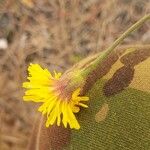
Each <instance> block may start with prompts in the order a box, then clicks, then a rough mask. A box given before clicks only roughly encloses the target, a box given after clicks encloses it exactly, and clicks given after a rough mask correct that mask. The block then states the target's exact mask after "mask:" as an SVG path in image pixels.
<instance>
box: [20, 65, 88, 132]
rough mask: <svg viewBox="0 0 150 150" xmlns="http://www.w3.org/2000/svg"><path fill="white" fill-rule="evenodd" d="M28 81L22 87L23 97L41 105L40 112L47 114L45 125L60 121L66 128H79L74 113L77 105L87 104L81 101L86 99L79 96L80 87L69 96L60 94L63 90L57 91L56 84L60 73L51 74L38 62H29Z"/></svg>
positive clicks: (86, 98) (83, 105) (77, 110)
mask: <svg viewBox="0 0 150 150" xmlns="http://www.w3.org/2000/svg"><path fill="white" fill-rule="evenodd" d="M28 71H29V77H28V78H27V79H28V80H29V82H24V83H23V87H24V88H26V89H27V91H26V92H25V96H24V97H23V99H24V100H25V101H33V102H40V103H42V105H41V106H40V107H39V109H38V110H39V111H40V112H42V114H47V122H46V127H49V126H50V125H53V124H57V125H58V126H60V125H61V123H62V124H63V125H64V127H65V128H67V125H69V126H70V128H74V129H79V128H80V125H79V123H78V121H77V119H76V117H75V115H74V113H77V112H79V110H80V108H79V106H82V107H85V108H87V107H88V106H87V105H86V104H84V103H82V101H83V102H84V101H88V100H89V98H88V97H86V96H79V94H80V88H77V89H76V90H75V91H73V92H71V93H68V95H69V94H70V96H69V97H63V96H61V93H62V94H63V93H64V91H62V90H65V88H64V89H61V92H60V91H59V92H57V88H56V84H57V82H59V79H60V77H61V73H56V72H55V71H54V75H52V74H51V73H50V72H49V71H48V70H47V69H43V68H41V67H40V66H39V65H38V64H30V66H29V68H28Z"/></svg>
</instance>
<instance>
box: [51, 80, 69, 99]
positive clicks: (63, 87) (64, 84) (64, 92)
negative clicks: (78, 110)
mask: <svg viewBox="0 0 150 150" xmlns="http://www.w3.org/2000/svg"><path fill="white" fill-rule="evenodd" d="M68 82H69V81H68V80H59V81H58V80H56V81H55V83H54V91H55V92H56V94H57V95H58V96H59V98H60V99H61V100H67V101H69V100H70V99H71V96H72V92H71V90H70V89H69V88H68Z"/></svg>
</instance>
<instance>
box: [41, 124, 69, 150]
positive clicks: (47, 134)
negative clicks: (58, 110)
mask: <svg viewBox="0 0 150 150" xmlns="http://www.w3.org/2000/svg"><path fill="white" fill-rule="evenodd" d="M70 138H71V130H70V129H69V128H64V127H63V126H60V127H59V126H57V125H53V126H51V127H49V128H46V127H45V122H43V125H42V127H41V131H40V137H39V149H42V150H48V149H52V150H62V149H63V148H64V147H65V146H67V145H68V144H69V143H70Z"/></svg>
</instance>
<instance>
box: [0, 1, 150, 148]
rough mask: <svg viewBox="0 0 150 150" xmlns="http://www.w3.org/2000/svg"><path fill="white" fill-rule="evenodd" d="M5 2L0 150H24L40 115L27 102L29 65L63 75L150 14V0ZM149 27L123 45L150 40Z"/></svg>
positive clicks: (1, 8)
mask: <svg viewBox="0 0 150 150" xmlns="http://www.w3.org/2000/svg"><path fill="white" fill-rule="evenodd" d="M31 2H33V3H31V4H29V3H27V4H26V3H23V2H22V1H21V0H11V1H6V0H1V1H0V38H5V39H6V40H7V41H8V48H7V49H0V89H1V90H0V149H1V150H24V149H25V147H26V145H27V143H28V137H29V135H30V133H31V129H32V125H33V122H34V120H35V118H36V116H37V114H38V113H37V112H36V111H35V108H36V107H37V106H34V105H33V104H32V103H30V104H28V103H24V102H23V101H22V95H23V90H22V87H21V85H22V82H23V81H24V80H25V77H26V69H27V66H28V64H29V63H30V62H36V63H39V64H41V65H43V66H44V67H48V68H49V69H50V70H53V69H55V70H59V71H62V72H63V71H64V70H66V69H67V68H69V67H70V66H71V65H72V64H74V63H76V62H78V61H79V60H80V59H82V58H84V57H85V56H87V55H90V54H93V53H95V52H98V51H100V50H103V49H104V48H106V47H107V46H108V45H110V44H111V43H112V42H113V41H114V40H115V39H116V38H117V37H118V36H119V35H120V34H121V33H122V32H123V31H124V30H126V29H127V28H128V27H129V26H130V25H131V24H133V23H134V22H135V21H137V20H138V19H139V18H141V17H142V16H144V14H146V13H148V11H150V10H149V8H150V3H149V2H148V0H136V1H135V0H105V1H103V0H74V1H73V0H66V1H64V0H44V1H42V0H34V1H31ZM149 27H150V24H148V23H146V24H145V25H144V26H143V27H142V28H140V30H138V31H136V32H135V33H133V34H132V36H130V37H129V38H127V39H126V40H125V41H124V44H143V43H149V42H150V31H149V29H150V28H149Z"/></svg>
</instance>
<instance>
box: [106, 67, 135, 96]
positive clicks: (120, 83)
mask: <svg viewBox="0 0 150 150" xmlns="http://www.w3.org/2000/svg"><path fill="white" fill-rule="evenodd" d="M133 75H134V68H131V67H129V66H123V67H121V68H120V69H118V70H117V71H116V72H115V73H114V75H113V77H112V78H111V79H109V80H108V81H107V83H106V84H105V86H104V88H103V91H104V94H105V95H106V96H112V95H114V94H117V93H118V92H120V91H122V90H124V89H125V88H126V87H128V86H129V84H130V83H131V81H132V79H133Z"/></svg>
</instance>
